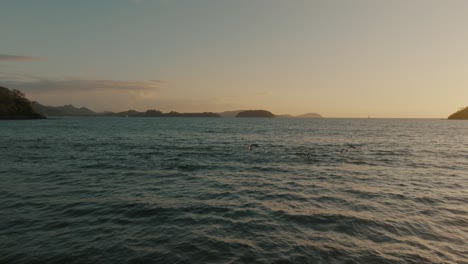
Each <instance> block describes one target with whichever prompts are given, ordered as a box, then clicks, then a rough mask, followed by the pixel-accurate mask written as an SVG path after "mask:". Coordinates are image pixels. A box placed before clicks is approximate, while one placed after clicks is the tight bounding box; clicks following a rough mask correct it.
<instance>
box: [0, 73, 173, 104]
mask: <svg viewBox="0 0 468 264" xmlns="http://www.w3.org/2000/svg"><path fill="white" fill-rule="evenodd" d="M165 84H166V82H165V81H163V80H149V81H132V80H105V79H86V78H73V77H69V78H45V77H39V76H34V75H30V74H26V73H21V72H2V71H0V86H4V87H7V88H11V89H18V90H20V91H22V92H24V93H26V97H28V98H29V99H30V100H34V101H39V102H40V103H44V104H49V105H63V104H69V103H72V104H76V105H80V106H81V105H84V106H89V107H92V108H93V109H96V110H119V109H130V108H136V107H138V106H140V105H141V104H142V103H144V104H146V105H153V104H154V102H155V100H157V99H158V98H159V95H160V90H161V88H162V87H163V86H164V85H165Z"/></svg>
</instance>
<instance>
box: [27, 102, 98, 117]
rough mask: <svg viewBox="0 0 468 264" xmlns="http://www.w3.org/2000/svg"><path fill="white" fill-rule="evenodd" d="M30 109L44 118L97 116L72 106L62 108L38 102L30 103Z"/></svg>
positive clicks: (88, 110)
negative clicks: (44, 116)
mask: <svg viewBox="0 0 468 264" xmlns="http://www.w3.org/2000/svg"><path fill="white" fill-rule="evenodd" d="M32 107H33V108H34V110H36V111H37V112H39V113H42V114H43V115H46V116H93V115H97V113H96V112H94V111H92V110H90V109H88V108H86V107H81V108H77V107H74V106H73V105H70V104H69V105H64V106H45V105H41V104H40V103H38V102H32Z"/></svg>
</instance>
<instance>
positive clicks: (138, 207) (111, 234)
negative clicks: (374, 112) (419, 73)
mask: <svg viewBox="0 0 468 264" xmlns="http://www.w3.org/2000/svg"><path fill="white" fill-rule="evenodd" d="M467 129H468V122H462V121H447V120H392V119H386V120H385V119H381V120H379V119H370V120H368V119H362V120H360V119H324V120H293V119H235V118H232V119H205V118H62V119H50V120H40V121H5V122H1V123H0V160H1V166H0V175H1V179H2V184H1V185H0V215H2V218H0V253H1V254H0V262H31V261H39V262H48V263H54V262H55V263H62V262H76V263H82V262H90V261H98V262H102V263H115V262H126V261H130V262H132V261H134V262H154V263H185V262H186V263H194V262H195V263H225V262H233V263H237V262H244V263H252V262H255V261H256V262H259V263H272V262H285V263H287V262H291V263H344V262H346V263H348V262H349V263H431V262H432V263H440V262H445V263H466V262H467V259H468V254H467V250H466V242H465V241H467V240H468V208H467V204H468V172H467V171H468V135H467V134H466V131H468V130H467ZM252 143H257V144H259V145H261V146H262V147H261V148H259V149H255V150H254V151H248V150H247V148H246V146H247V145H249V144H252ZM347 144H353V146H355V147H356V149H355V150H354V149H352V150H350V151H349V152H347V153H345V154H344V155H340V154H339V153H340V149H341V148H343V147H346V146H347ZM463 261H465V262H463Z"/></svg>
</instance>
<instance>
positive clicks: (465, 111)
mask: <svg viewBox="0 0 468 264" xmlns="http://www.w3.org/2000/svg"><path fill="white" fill-rule="evenodd" d="M448 119H451V120H468V106H467V107H465V108H462V109H460V110H458V111H457V112H455V113H453V114H451V115H450V116H449V117H448Z"/></svg>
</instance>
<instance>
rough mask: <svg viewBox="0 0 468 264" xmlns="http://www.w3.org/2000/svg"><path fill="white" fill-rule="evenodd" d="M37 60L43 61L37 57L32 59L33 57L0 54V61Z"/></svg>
mask: <svg viewBox="0 0 468 264" xmlns="http://www.w3.org/2000/svg"><path fill="white" fill-rule="evenodd" d="M38 60H43V59H42V58H39V57H33V56H23V55H8V54H0V61H38Z"/></svg>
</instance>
